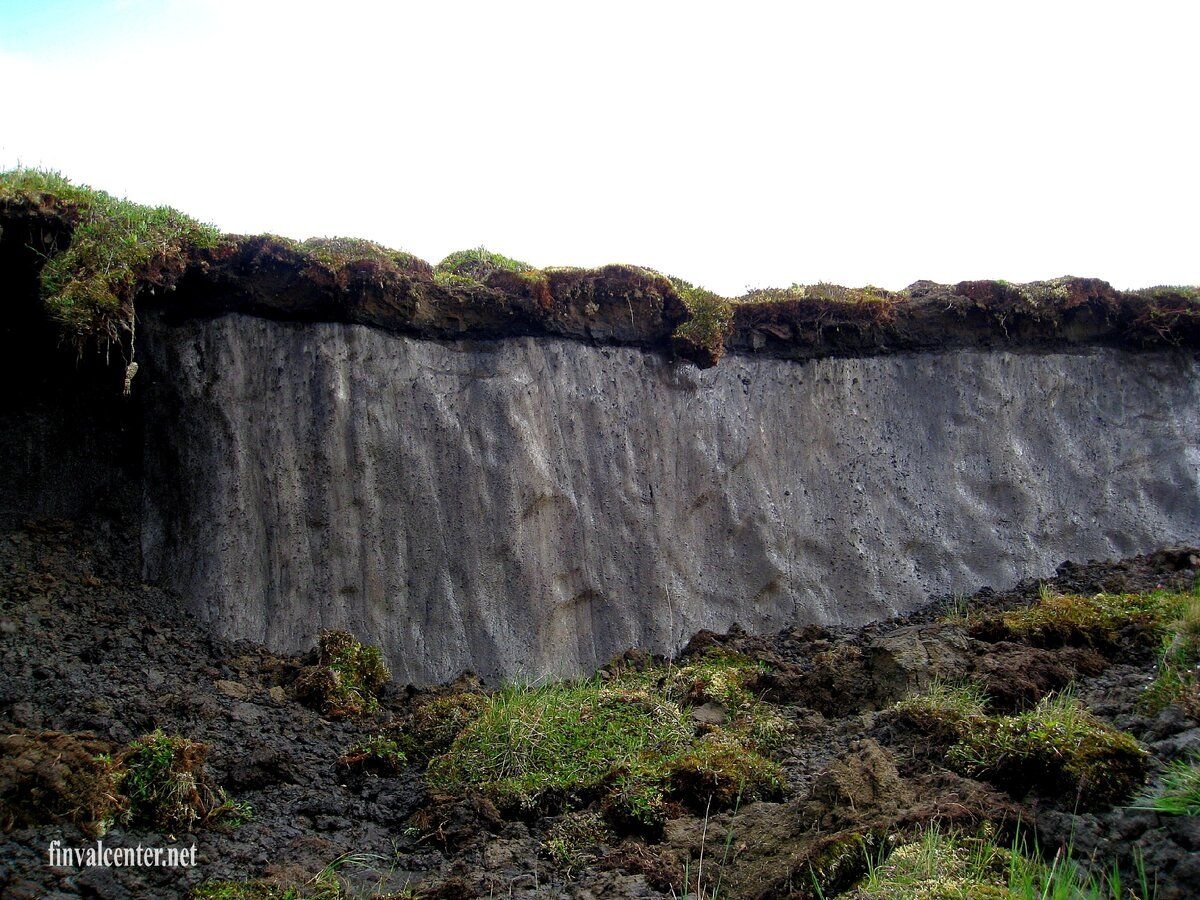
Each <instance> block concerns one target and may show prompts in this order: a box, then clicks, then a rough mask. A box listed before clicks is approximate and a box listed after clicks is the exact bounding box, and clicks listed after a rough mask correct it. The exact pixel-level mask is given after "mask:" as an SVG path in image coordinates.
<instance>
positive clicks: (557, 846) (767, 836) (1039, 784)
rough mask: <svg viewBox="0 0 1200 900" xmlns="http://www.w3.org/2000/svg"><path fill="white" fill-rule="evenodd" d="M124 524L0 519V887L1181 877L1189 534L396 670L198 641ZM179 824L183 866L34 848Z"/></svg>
mask: <svg viewBox="0 0 1200 900" xmlns="http://www.w3.org/2000/svg"><path fill="white" fill-rule="evenodd" d="M130 534H131V532H130V531H128V530H127V529H126V528H124V527H123V526H122V525H121V523H119V522H113V521H106V520H99V519H97V520H91V521H80V522H66V521H41V522H30V523H28V524H27V525H26V526H25V527H24V528H22V529H20V530H17V531H13V532H11V533H8V534H5V535H3V536H0V671H2V672H3V673H4V674H3V677H2V678H0V828H2V829H3V833H2V834H0V894H3V895H4V896H5V897H43V896H92V897H114V898H115V897H131V896H132V897H143V896H153V897H174V896H179V897H187V896H195V897H210V898H211V897H219V898H242V897H253V898H286V897H324V898H337V897H364V898H365V897H409V898H413V897H443V898H449V897H493V896H513V897H553V898H558V897H579V898H583V897H682V896H687V895H690V896H695V897H731V898H739V897H833V896H849V897H859V898H866V897H900V898H904V897H934V896H936V897H1032V896H1037V897H1041V896H1064V897H1067V896H1097V897H1117V896H1121V897H1128V896H1137V897H1142V898H1145V897H1150V896H1153V897H1159V898H1175V897H1189V896H1197V895H1198V894H1200V853H1198V852H1197V851H1198V850H1200V818H1198V817H1197V810H1198V809H1200V797H1198V790H1200V787H1198V783H1200V775H1198V774H1197V765H1198V758H1200V756H1198V755H1200V720H1198V718H1197V717H1198V715H1200V688H1198V686H1197V663H1198V662H1200V599H1198V596H1197V593H1196V577H1197V568H1198V566H1200V555H1198V551H1196V550H1194V549H1186V548H1185V549H1179V548H1176V549H1170V550H1164V551H1161V552H1159V553H1155V554H1152V555H1149V556H1142V557H1137V558H1135V559H1131V560H1125V561H1120V562H1108V563H1087V564H1082V565H1077V564H1070V563H1068V564H1064V565H1063V566H1061V567H1060V569H1059V571H1058V573H1057V575H1056V576H1055V577H1054V578H1052V579H1049V580H1047V581H1045V582H1044V583H1041V584H1039V583H1037V582H1032V581H1031V582H1028V583H1025V584H1022V585H1020V586H1019V587H1018V588H1016V589H1015V590H1012V591H1009V592H1005V593H995V592H991V591H983V592H981V593H979V594H978V595H976V596H974V597H969V598H956V599H954V600H953V601H950V602H940V603H937V604H933V605H931V606H930V607H929V608H928V609H926V610H924V611H923V612H921V613H920V614H917V615H913V616H910V617H907V618H905V619H901V620H895V621H890V622H885V623H879V624H877V625H874V626H871V627H868V628H865V629H861V630H858V631H853V632H846V633H834V632H831V631H828V630H825V629H821V628H817V627H807V628H797V629H792V630H788V631H784V632H781V633H779V634H775V635H770V636H755V635H750V634H744V633H739V632H737V631H734V632H733V633H731V634H725V635H719V634H712V633H701V634H699V635H696V636H695V638H694V639H693V640H692V641H691V642H690V644H689V646H688V647H687V648H686V649H685V650H684V651H683V653H682V654H681V655H680V656H679V657H678V658H677V659H674V660H666V659H661V658H652V657H649V656H647V655H645V654H643V653H640V652H638V651H636V650H632V651H630V652H628V653H626V654H625V655H624V656H622V657H621V658H619V659H617V660H614V661H613V662H612V663H611V664H610V665H608V666H607V667H605V668H604V669H603V670H602V671H600V672H598V673H596V674H595V675H594V676H593V677H591V678H587V679H581V680H579V681H576V682H569V683H546V684H538V685H533V686H517V685H508V686H502V687H499V688H498V689H495V688H488V687H485V686H484V685H481V684H479V683H478V682H477V681H475V680H474V679H471V678H470V677H463V678H461V679H459V680H458V681H456V682H455V683H453V684H449V685H445V686H442V687H440V688H436V689H430V690H422V691H417V690H413V689H411V688H405V687H402V686H400V685H397V684H395V683H392V682H390V681H389V680H388V674H387V671H386V666H385V665H384V664H383V661H382V660H381V659H380V658H379V656H378V654H377V653H375V652H374V651H373V649H372V648H370V647H369V646H366V645H363V644H361V643H359V642H358V641H357V640H355V639H354V637H353V636H350V635H346V634H344V633H338V632H329V633H326V634H325V635H323V636H322V640H321V642H320V645H319V646H318V647H315V648H314V649H313V651H312V652H311V653H310V654H309V655H307V656H306V657H303V658H283V657H279V656H276V655H274V654H272V653H269V652H267V651H266V650H264V649H263V648H261V647H258V646H255V645H253V644H249V643H226V642H222V641H218V640H215V639H213V638H211V637H210V636H209V635H208V634H206V633H205V631H204V630H203V629H202V628H201V627H200V626H198V625H197V624H196V623H194V622H193V621H192V620H191V619H190V618H189V617H188V616H187V615H186V614H184V612H183V611H182V606H181V603H180V602H179V600H178V599H177V598H175V597H172V596H170V595H168V594H166V593H164V592H162V591H160V590H158V589H156V588H154V587H152V586H148V585H145V584H142V583H141V582H140V581H139V578H138V569H137V552H136V546H135V544H134V542H133V540H132V539H131V538H130ZM101 835H102V836H103V840H104V841H105V843H106V845H108V846H117V847H121V846H123V847H132V846H136V845H138V844H141V845H142V846H144V847H182V848H190V847H191V846H192V845H193V844H194V845H195V846H196V848H197V865H196V866H195V867H194V868H192V867H185V868H165V867H162V868H153V867H149V868H147V867H123V868H76V867H75V866H70V865H58V866H53V865H50V864H49V860H48V848H49V846H50V844H51V842H52V841H60V842H61V846H64V847H88V846H93V845H94V842H95V840H96V839H97V838H98V837H100V836H101Z"/></svg>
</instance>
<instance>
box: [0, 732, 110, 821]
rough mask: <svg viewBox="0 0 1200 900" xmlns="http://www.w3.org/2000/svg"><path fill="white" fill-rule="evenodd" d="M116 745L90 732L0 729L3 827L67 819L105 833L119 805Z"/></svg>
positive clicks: (0, 795)
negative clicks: (69, 732)
mask: <svg viewBox="0 0 1200 900" xmlns="http://www.w3.org/2000/svg"><path fill="white" fill-rule="evenodd" d="M114 749H115V747H114V746H113V744H112V743H111V742H109V741H105V740H100V739H98V738H96V737H95V736H94V735H91V734H64V733H62V732H58V731H43V732H34V731H24V730H22V731H16V732H12V733H10V734H4V735H0V830H4V831H10V830H11V829H13V828H14V827H20V826H25V825H40V824H44V823H61V822H69V823H71V824H72V825H75V826H77V827H78V828H79V829H80V830H82V831H83V832H85V833H86V834H90V835H93V836H96V835H100V834H103V833H104V831H105V830H106V829H107V827H108V824H109V823H110V822H111V821H112V820H113V819H114V818H115V816H116V814H117V812H118V810H119V809H120V795H119V794H118V792H117V773H116V771H115V769H114V767H113V764H112V756H111V754H112V752H113V751H114Z"/></svg>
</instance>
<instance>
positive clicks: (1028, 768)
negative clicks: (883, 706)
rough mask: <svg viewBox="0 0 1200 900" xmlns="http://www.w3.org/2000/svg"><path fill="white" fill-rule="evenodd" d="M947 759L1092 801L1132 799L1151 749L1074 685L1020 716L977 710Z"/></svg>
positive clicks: (1025, 786)
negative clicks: (1090, 706) (1076, 693)
mask: <svg viewBox="0 0 1200 900" xmlns="http://www.w3.org/2000/svg"><path fill="white" fill-rule="evenodd" d="M959 733H960V740H959V742H958V743H957V744H955V745H954V746H952V747H951V748H950V751H949V753H948V754H947V757H946V759H947V763H948V764H949V765H950V766H951V767H952V768H955V769H957V770H958V771H959V772H961V773H962V774H964V775H967V776H970V777H973V778H985V779H987V780H989V781H992V782H994V783H996V784H999V785H1001V786H1002V787H1005V788H1007V789H1008V790H1010V791H1011V792H1013V793H1014V794H1021V793H1024V792H1026V791H1029V790H1035V791H1037V792H1038V793H1041V794H1046V795H1052V796H1053V795H1074V796H1075V797H1076V798H1077V801H1078V802H1079V803H1080V804H1082V805H1085V806H1092V805H1100V804H1105V803H1117V802H1121V801H1123V800H1124V799H1126V798H1127V797H1128V796H1129V795H1130V794H1131V793H1132V792H1133V791H1134V790H1135V789H1136V788H1137V787H1138V786H1139V785H1140V784H1141V783H1142V781H1143V780H1144V779H1145V775H1146V771H1147V767H1148V759H1149V757H1148V755H1147V753H1146V751H1145V750H1143V749H1142V748H1141V746H1140V745H1139V744H1138V742H1137V741H1136V740H1135V739H1134V738H1133V736H1132V735H1129V734H1126V733H1125V732H1123V731H1117V730H1116V729H1114V728H1112V727H1110V726H1109V725H1107V724H1105V723H1104V722H1102V721H1100V720H1099V719H1097V718H1096V717H1095V716H1094V715H1092V714H1091V713H1090V712H1089V711H1088V710H1087V709H1086V708H1085V707H1084V706H1083V705H1082V704H1081V703H1080V702H1079V701H1078V700H1077V699H1076V698H1075V697H1073V696H1071V695H1070V694H1069V693H1063V694H1058V695H1053V696H1050V697H1046V698H1044V699H1043V700H1042V701H1041V702H1039V703H1038V705H1037V706H1036V707H1034V708H1033V709H1031V710H1028V711H1026V712H1023V713H1021V714H1020V715H1016V716H995V717H974V718H971V719H969V720H966V721H965V722H963V723H962V724H961V725H960V726H959Z"/></svg>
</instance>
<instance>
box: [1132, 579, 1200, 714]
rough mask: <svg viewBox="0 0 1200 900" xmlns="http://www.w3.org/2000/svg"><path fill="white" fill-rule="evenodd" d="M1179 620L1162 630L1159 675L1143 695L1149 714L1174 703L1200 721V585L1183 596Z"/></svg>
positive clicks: (1179, 605)
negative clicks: (1199, 718)
mask: <svg viewBox="0 0 1200 900" xmlns="http://www.w3.org/2000/svg"><path fill="white" fill-rule="evenodd" d="M1176 612H1177V616H1176V618H1174V619H1173V620H1172V621H1171V622H1169V623H1168V624H1167V625H1166V627H1165V628H1164V629H1163V638H1162V648H1161V650H1160V651H1159V660H1158V672H1157V673H1156V675H1155V677H1154V681H1153V682H1151V684H1150V686H1149V687H1147V688H1146V692H1145V693H1144V694H1143V695H1142V706H1143V707H1144V708H1145V710H1146V711H1147V712H1150V713H1157V712H1160V711H1161V710H1163V709H1165V708H1166V707H1167V706H1170V705H1171V704H1173V703H1175V704H1178V705H1180V706H1181V707H1183V709H1184V710H1185V711H1187V712H1188V713H1189V714H1191V715H1192V716H1197V717H1200V582H1198V583H1197V588H1196V589H1195V590H1193V591H1192V593H1191V594H1186V595H1182V599H1181V601H1180V602H1179V603H1178V604H1177V606H1176Z"/></svg>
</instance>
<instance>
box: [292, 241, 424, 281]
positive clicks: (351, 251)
mask: <svg viewBox="0 0 1200 900" xmlns="http://www.w3.org/2000/svg"><path fill="white" fill-rule="evenodd" d="M296 247H297V249H298V250H300V251H301V252H303V253H307V254H308V255H309V256H310V257H312V258H313V259H314V260H316V261H317V262H319V263H320V264H321V265H323V266H325V267H326V268H328V269H331V270H333V271H335V272H339V271H341V270H343V269H345V268H347V267H349V266H353V265H360V264H362V263H367V262H369V263H375V264H376V265H380V266H384V267H386V268H392V267H395V268H397V269H400V270H410V269H414V268H420V267H424V266H426V265H428V264H427V263H425V262H423V261H422V260H420V259H418V258H417V257H416V256H414V255H413V254H411V253H407V252H405V251H404V250H393V249H391V248H389V247H384V246H383V245H382V244H377V243H375V242H374V241H368V240H364V239H362V238H348V237H321V238H309V239H308V240H306V241H301V242H299V243H298V244H297V245H296Z"/></svg>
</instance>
